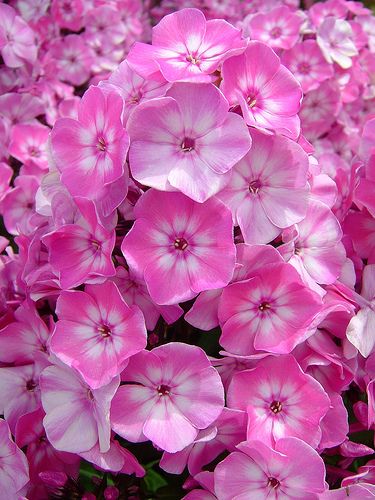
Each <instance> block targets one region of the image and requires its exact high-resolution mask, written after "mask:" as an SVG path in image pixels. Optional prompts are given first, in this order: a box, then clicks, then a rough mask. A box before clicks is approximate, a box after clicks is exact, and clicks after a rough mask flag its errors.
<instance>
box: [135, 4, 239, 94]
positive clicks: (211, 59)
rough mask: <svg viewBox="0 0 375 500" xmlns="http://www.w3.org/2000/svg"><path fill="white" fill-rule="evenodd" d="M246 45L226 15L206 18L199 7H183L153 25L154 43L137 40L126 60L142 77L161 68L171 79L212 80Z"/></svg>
mask: <svg viewBox="0 0 375 500" xmlns="http://www.w3.org/2000/svg"><path fill="white" fill-rule="evenodd" d="M244 45H245V42H244V40H242V39H241V32H240V31H239V30H238V29H236V28H235V27H234V26H232V25H230V24H229V23H227V22H226V21H224V20H223V19H213V20H211V21H206V18H205V17H204V14H203V13H202V12H201V11H199V10H198V9H182V10H180V11H178V12H174V13H173V14H170V15H168V16H165V17H164V18H163V19H162V20H161V21H160V22H159V24H157V25H156V26H155V27H154V28H153V32H152V45H146V44H143V43H136V44H135V45H134V46H133V48H132V49H131V51H130V53H129V55H128V59H127V60H128V62H129V64H130V65H131V66H132V67H133V68H134V70H135V71H137V72H138V73H139V74H140V75H142V76H143V77H150V76H151V75H154V74H155V73H158V72H159V71H160V72H161V74H162V75H163V77H164V78H165V79H166V80H167V81H169V82H176V81H184V82H189V81H193V82H196V83H197V82H200V83H202V82H210V81H212V78H211V77H210V76H209V75H210V74H211V73H213V72H214V71H215V70H216V69H217V68H218V67H219V65H220V63H221V62H222V61H223V60H224V59H226V58H227V57H230V56H231V55H233V54H236V53H239V52H242V51H243V49H244ZM150 79H152V78H150ZM201 102H204V100H203V99H202V101H201Z"/></svg>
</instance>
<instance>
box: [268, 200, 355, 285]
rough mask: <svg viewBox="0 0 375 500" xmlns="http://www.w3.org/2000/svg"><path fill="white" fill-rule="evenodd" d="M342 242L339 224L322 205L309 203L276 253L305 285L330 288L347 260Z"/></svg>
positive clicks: (284, 234) (311, 201)
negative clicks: (304, 215)
mask: <svg viewBox="0 0 375 500" xmlns="http://www.w3.org/2000/svg"><path fill="white" fill-rule="evenodd" d="M341 238H342V230H341V227H340V223H339V221H338V220H337V219H336V217H335V216H334V215H333V213H332V211H331V210H330V209H329V208H328V207H327V205H325V204H324V203H322V202H320V201H317V200H314V201H313V200H310V202H309V205H308V209H307V213H306V217H305V218H304V219H303V220H302V221H301V222H299V223H298V224H297V225H296V226H295V227H294V228H290V229H287V230H286V231H284V233H283V240H284V242H286V244H285V245H282V246H280V247H279V248H278V250H279V252H280V253H281V255H283V256H284V258H285V260H287V261H288V262H289V263H290V264H292V265H293V266H294V267H295V268H296V269H297V271H298V272H299V273H300V274H301V276H302V278H303V279H304V281H306V282H308V283H310V281H311V280H313V281H315V282H316V283H320V284H330V283H333V282H334V281H335V280H336V279H337V278H338V277H339V276H340V273H341V270H342V267H343V265H344V262H345V258H346V252H345V248H344V245H343V244H342V243H341Z"/></svg>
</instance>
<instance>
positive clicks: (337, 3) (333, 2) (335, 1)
mask: <svg viewBox="0 0 375 500" xmlns="http://www.w3.org/2000/svg"><path fill="white" fill-rule="evenodd" d="M354 3H356V2H347V1H342V0H327V1H326V2H318V3H314V4H313V5H311V7H310V9H309V16H310V17H311V20H312V22H313V23H314V24H315V26H320V25H321V24H322V22H323V21H324V20H325V19H326V18H327V17H335V18H336V19H345V17H346V15H347V13H348V5H347V4H354ZM358 3H359V2H358Z"/></svg>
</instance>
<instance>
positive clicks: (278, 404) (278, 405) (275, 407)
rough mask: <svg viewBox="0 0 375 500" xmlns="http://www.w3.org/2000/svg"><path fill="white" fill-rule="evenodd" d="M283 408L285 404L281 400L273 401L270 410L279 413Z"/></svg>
mask: <svg viewBox="0 0 375 500" xmlns="http://www.w3.org/2000/svg"><path fill="white" fill-rule="evenodd" d="M282 409H283V405H282V404H281V402H280V401H272V403H271V404H270V410H271V411H272V413H274V414H275V415H276V414H277V413H280V412H281V410H282Z"/></svg>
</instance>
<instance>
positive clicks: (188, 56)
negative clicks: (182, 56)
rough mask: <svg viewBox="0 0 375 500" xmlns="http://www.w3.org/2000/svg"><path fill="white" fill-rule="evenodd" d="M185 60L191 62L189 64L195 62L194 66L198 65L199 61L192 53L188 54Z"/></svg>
mask: <svg viewBox="0 0 375 500" xmlns="http://www.w3.org/2000/svg"><path fill="white" fill-rule="evenodd" d="M186 60H187V61H188V62H189V63H191V64H195V65H196V66H198V64H199V63H200V61H199V59H198V58H196V57H194V56H193V55H191V54H188V55H187V56H186Z"/></svg>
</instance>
